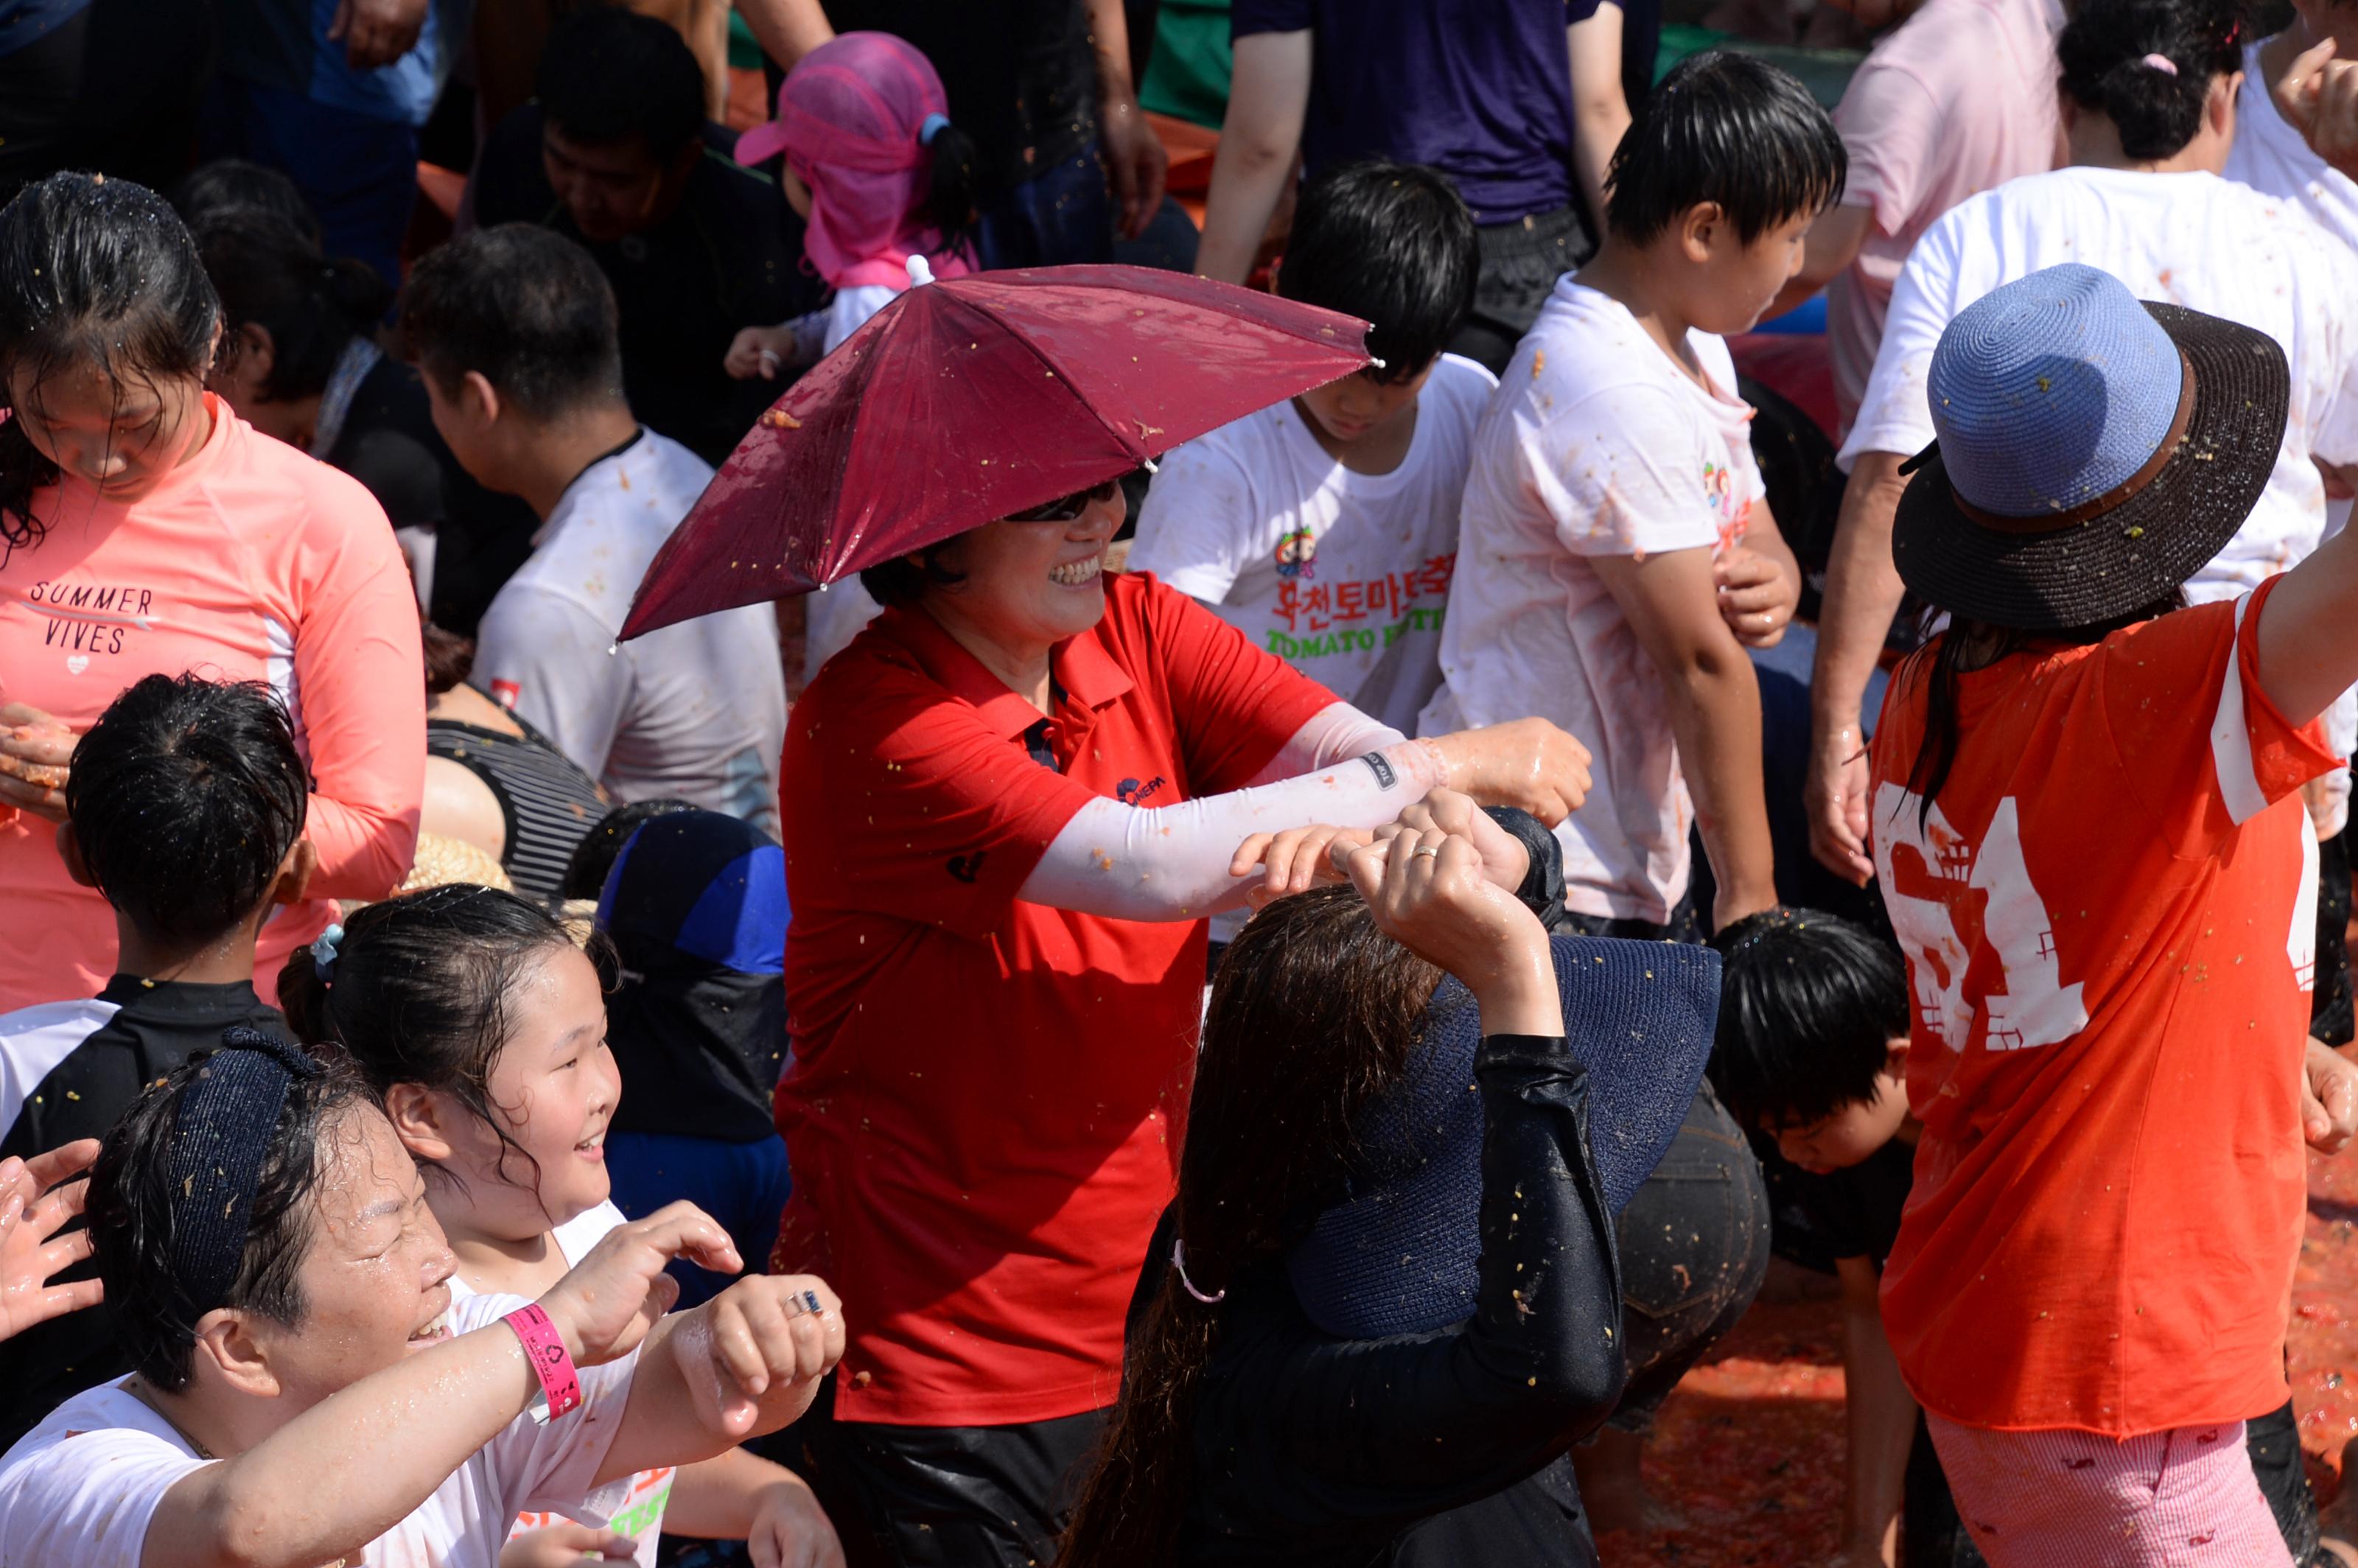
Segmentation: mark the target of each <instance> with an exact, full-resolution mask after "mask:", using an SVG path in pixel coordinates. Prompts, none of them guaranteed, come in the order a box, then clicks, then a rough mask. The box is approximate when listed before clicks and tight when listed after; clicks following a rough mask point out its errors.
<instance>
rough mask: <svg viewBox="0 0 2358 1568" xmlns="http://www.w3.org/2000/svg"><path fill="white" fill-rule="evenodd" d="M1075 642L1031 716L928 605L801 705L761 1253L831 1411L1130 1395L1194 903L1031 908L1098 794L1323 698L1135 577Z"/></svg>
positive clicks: (1020, 1410) (1037, 1414)
mask: <svg viewBox="0 0 2358 1568" xmlns="http://www.w3.org/2000/svg"><path fill="white" fill-rule="evenodd" d="M1106 600H1107V603H1106V613H1105V618H1104V619H1103V620H1102V621H1100V622H1098V625H1097V626H1096V628H1095V629H1094V630H1092V631H1090V632H1089V633H1087V634H1085V635H1083V636H1079V637H1076V638H1074V639H1072V640H1071V641H1070V642H1067V643H1063V644H1061V645H1060V646H1059V647H1058V648H1057V649H1056V651H1055V655H1054V659H1053V665H1052V669H1053V673H1054V676H1055V682H1056V685H1057V687H1058V688H1059V689H1060V690H1061V691H1062V693H1063V699H1062V702H1061V704H1060V705H1059V707H1058V708H1057V710H1056V712H1055V714H1054V715H1053V716H1052V717H1051V718H1050V719H1049V721H1048V729H1047V741H1048V745H1049V747H1050V748H1051V749H1052V750H1053V751H1054V752H1055V757H1056V761H1057V764H1058V767H1059V769H1060V771H1059V772H1055V773H1051V772H1050V771H1049V770H1048V769H1047V768H1045V767H1043V766H1042V765H1041V764H1040V763H1039V762H1035V761H1034V760H1033V757H1032V755H1031V754H1030V752H1029V751H1028V750H1027V749H1026V747H1025V743H1024V739H1023V736H1024V731H1025V730H1028V729H1030V728H1031V727H1032V726H1033V725H1035V724H1037V723H1039V722H1040V719H1041V714H1040V712H1039V710H1038V709H1036V708H1033V707H1032V705H1031V704H1030V703H1028V702H1026V701H1025V700H1024V699H1023V698H1022V697H1018V696H1017V695H1016V694H1015V693H1013V692H1012V691H1010V690H1009V689H1008V688H1007V687H1005V686H1004V685H1002V684H1001V682H1000V681H999V680H998V679H997V678H996V677H995V676H992V675H991V674H990V672H989V671H987V670H986V669H984V668H983V666H982V665H981V664H980V663H979V661H977V660H976V659H975V657H974V656H973V655H972V654H968V652H967V651H966V650H965V649H964V648H961V647H960V646H959V645H958V644H957V643H956V642H955V641H953V640H952V639H951V638H950V636H949V635H948V633H945V632H944V631H942V629H941V628H940V627H939V626H938V625H937V624H936V622H934V621H933V619H932V618H931V617H929V616H927V615H926V614H925V612H924V611H920V610H915V609H897V610H890V611H885V613H884V614H883V615H882V617H881V618H879V619H878V620H877V621H876V622H875V623H874V624H873V625H872V626H871V627H870V628H869V630H868V631H866V632H865V633H861V635H860V638H859V639H858V640H857V641H856V642H854V643H852V644H851V645H850V646H849V648H847V649H845V650H844V651H843V652H842V653H841V654H838V655H837V656H836V657H835V658H833V659H832V660H830V661H828V663H827V668H826V669H825V670H824V671H823V672H822V673H821V674H820V676H819V677H818V679H817V681H815V682H813V683H812V685H811V687H810V689H809V690H808V691H807V692H806V693H805V694H804V697H803V699H802V701H801V702H800V703H798V704H796V705H795V710H794V713H793V715H792V716H791V719H790V721H789V723H788V725H787V733H786V750H785V762H784V769H783V772H782V775H781V776H782V778H783V780H784V790H783V805H784V827H785V849H786V878H787V883H788V885H789V886H790V887H792V888H793V890H794V899H795V916H794V924H793V925H792V927H791V928H790V929H789V930H788V932H787V935H786V996H787V1003H788V1008H789V1011H790V1016H791V1018H792V1020H793V1023H792V1030H793V1036H794V1056H793V1060H792V1063H791V1065H789V1067H788V1069H787V1072H786V1075H785V1076H784V1079H783V1080H782V1081H781V1082H780V1083H779V1085H778V1097H777V1108H778V1126H779V1128H780V1130H782V1131H784V1133H785V1136H786V1143H787V1147H788V1149H789V1151H790V1152H791V1154H792V1159H793V1164H794V1171H795V1190H794V1196H793V1198H792V1199H791V1200H790V1201H789V1202H788V1204H787V1206H786V1212H785V1217H784V1225H783V1227H782V1228H781V1231H780V1234H779V1238H778V1249H777V1252H776V1253H775V1255H774V1258H775V1264H776V1266H777V1267H778V1268H780V1269H782V1270H810V1271H818V1272H823V1273H825V1274H826V1275H827V1279H828V1280H829V1281H830V1282H831V1283H833V1284H834V1285H835V1287H836V1288H837V1289H838V1291H839V1292H842V1295H843V1300H844V1307H845V1317H846V1320H847V1322H848V1324H849V1330H850V1343H849V1347H848V1348H847V1350H846V1352H845V1355H844V1358H843V1367H842V1371H841V1373H840V1374H839V1375H838V1379H837V1402H836V1411H837V1414H838V1415H839V1416H841V1417H842V1418H843V1419H845V1420H849V1421H873V1422H896V1423H900V1424H904V1425H916V1426H992V1425H1002V1424H1007V1423H1011V1422H1031V1421H1046V1420H1050V1419H1053V1418H1055V1417H1058V1416H1067V1415H1075V1414H1078V1413H1079V1412H1081V1411H1089V1410H1095V1409H1097V1408H1098V1407H1099V1406H1102V1405H1108V1404H1110V1403H1112V1402H1113V1400H1114V1397H1115V1394H1116V1392H1117V1390H1118V1384H1119V1382H1120V1372H1121V1339H1122V1315H1123V1313H1124V1311H1125V1310H1126V1308H1127V1307H1128V1305H1129V1302H1130V1288H1131V1286H1132V1284H1133V1283H1134V1282H1135V1281H1136V1279H1137V1275H1138V1269H1139V1265H1140V1263H1141V1261H1142V1260H1143V1259H1144V1255H1145V1248H1146V1241H1147V1238H1148V1235H1149V1234H1150V1233H1151V1232H1152V1230H1153V1228H1154V1222H1155V1219H1156V1217H1157V1216H1158V1215H1160V1213H1161V1212H1162V1209H1163V1206H1164V1205H1165V1204H1166V1203H1168V1202H1169V1201H1170V1198H1171V1195H1172V1192H1173V1185H1174V1176H1175V1173H1176V1171H1177V1167H1178V1157H1179V1147H1178V1135H1177V1131H1176V1129H1175V1127H1174V1119H1175V1118H1177V1117H1179V1116H1181V1115H1182V1114H1184V1109H1185V1106H1186V1098H1187V1092H1188V1087H1189V1084H1190V1081H1191V1078H1192V1075H1193V1070H1194V1061H1195V1033H1196V1026H1197V1022H1198V1020H1199V1018H1200V1015H1201V1006H1202V994H1203V984H1204V941H1205V938H1204V923H1203V922H1202V921H1201V920H1193V921H1184V920H1183V921H1172V922H1168V923H1163V924H1153V925H1149V924H1141V923H1139V922H1133V921H1123V920H1110V919H1105V918H1101V917H1099V916H1096V915H1088V914H1073V913H1071V912H1069V911H1065V910H1061V909H1051V908H1048V907H1046V906H1044V905H1042V904H1035V903H1022V902H1020V901H1019V900H1018V899H1017V897H1016V892H1017V891H1018V890H1019V889H1020V888H1022V885H1023V881H1024V879H1025V878H1026V877H1028V876H1030V875H1031V873H1032V868H1033V866H1034V865H1035V864H1037V863H1038V861H1039V859H1040V857H1041V855H1042V854H1043V853H1044V851H1045V850H1046V849H1047V848H1048V845H1049V843H1050V842H1051V841H1052V840H1053V839H1054V838H1055V837H1056V835H1057V833H1058V832H1059V831H1061V830H1062V829H1063V827H1064V826H1065V823H1067V822H1069V821H1070V820H1071V819H1072V817H1073V815H1074V814H1075V813H1076V812H1077V811H1079V810H1080V808H1081V807H1082V806H1083V805H1085V804H1086V803H1087V802H1088V801H1089V800H1091V799H1092V798H1094V797H1097V796H1099V795H1109V796H1113V797H1115V798H1117V799H1122V800H1127V801H1129V802H1130V803H1131V804H1133V805H1136V806H1145V807H1153V806H1172V805H1175V804H1177V803H1179V802H1181V801H1184V800H1188V799H1191V798H1195V797H1200V796H1204V795H1218V794H1222V793H1225V792H1227V791H1229V790H1233V789H1238V788H1241V787H1242V786H1243V785H1244V784H1246V783H1247V782H1248V781H1249V780H1250V779H1251V778H1252V777H1253V776H1254V775H1255V774H1256V773H1259V772H1260V770H1261V769H1262V768H1263V767H1265V766H1267V765H1268V763H1269V761H1270V759H1271V757H1273V756H1275V755H1276V754H1277V751H1278V748H1279V747H1280V746H1282V745H1283V744H1284V742H1285V741H1287V740H1288V739H1289V738H1291V737H1292V736H1293V733H1294V732H1295V731H1296V730H1299V729H1301V728H1302V726H1303V724H1304V723H1306V722H1307V721H1308V720H1309V719H1310V718H1311V717H1312V716H1313V715H1314V714H1316V713H1317V712H1318V711H1319V710H1320V709H1322V708H1325V707H1326V706H1327V705H1329V704H1330V703H1332V702H1334V701H1335V700H1336V698H1335V697H1334V695H1333V694H1332V693H1331V692H1329V691H1327V690H1326V688H1325V687H1322V686H1320V685H1318V684H1317V683H1316V682H1315V681H1312V680H1310V679H1308V678H1306V677H1304V676H1301V675H1299V674H1297V673H1296V672H1295V671H1293V669H1291V668H1290V667H1289V666H1287V665H1285V664H1283V663H1282V662H1281V661H1280V660H1278V659H1276V658H1274V657H1272V656H1271V655H1270V654H1265V653H1262V652H1261V651H1260V650H1259V649H1257V648H1255V647H1253V646H1252V644H1251V643H1248V642H1247V641H1245V639H1244V637H1243V635H1242V634H1241V633H1238V631H1237V630H1236V629H1235V628H1233V627H1231V626H1229V625H1228V623H1227V622H1223V621H1221V620H1220V619H1219V618H1218V617H1217V616H1216V615H1214V614H1212V613H1211V612H1210V611H1206V610H1205V609H1204V608H1203V607H1201V606H1200V605H1198V604H1196V603H1195V601H1194V600H1191V599H1189V598H1187V597H1186V596H1185V595H1184V594H1181V593H1177V592H1174V591H1173V590H1172V589H1168V588H1165V587H1163V585H1162V584H1160V583H1158V582H1157V581H1155V580H1154V579H1153V578H1152V577H1150V576H1145V575H1142V574H1141V575H1121V576H1116V575H1111V574H1109V576H1108V577H1107V579H1106Z"/></svg>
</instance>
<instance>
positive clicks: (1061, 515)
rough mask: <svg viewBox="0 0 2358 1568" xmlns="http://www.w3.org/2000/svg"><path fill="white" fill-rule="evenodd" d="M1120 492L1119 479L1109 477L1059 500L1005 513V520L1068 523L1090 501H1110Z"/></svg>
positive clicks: (1082, 510)
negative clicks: (1100, 482)
mask: <svg viewBox="0 0 2358 1568" xmlns="http://www.w3.org/2000/svg"><path fill="white" fill-rule="evenodd" d="M1120 493H1121V481H1120V480H1118V479H1109V480H1107V481H1105V482H1104V483H1102V484H1093V485H1091V486H1089V488H1088V489H1087V490H1076V491H1075V492H1073V493H1072V494H1070V495H1067V496H1065V497H1063V498H1062V499H1060V500H1056V501H1051V502H1047V503H1044V504H1042V505H1039V506H1027V507H1025V508H1024V509H1023V510H1022V511H1021V512H1011V513H1009V514H1007V520H1008V521H1009V522H1010V523H1070V522H1071V521H1072V520H1073V519H1074V518H1076V517H1078V516H1079V515H1080V514H1082V513H1083V512H1086V511H1087V510H1088V505H1089V503H1090V502H1092V501H1111V500H1112V499H1113V498H1114V497H1115V496H1117V495H1119V494H1120Z"/></svg>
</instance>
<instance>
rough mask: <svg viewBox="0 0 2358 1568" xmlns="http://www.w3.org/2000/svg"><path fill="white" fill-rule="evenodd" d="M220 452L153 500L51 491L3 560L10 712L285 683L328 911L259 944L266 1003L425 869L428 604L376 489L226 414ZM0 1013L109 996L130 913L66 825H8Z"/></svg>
mask: <svg viewBox="0 0 2358 1568" xmlns="http://www.w3.org/2000/svg"><path fill="white" fill-rule="evenodd" d="M205 401H206V403H207V405H208V406H210V407H211V410H212V414H213V429H212V434H211V436H209V437H207V438H206V439H205V443H204V445H203V446H202V447H201V448H200V449H198V451H197V453H196V455H195V456H194V457H192V458H190V459H189V460H188V461H187V462H185V463H182V464H181V465H180V466H179V467H178V468H177V469H175V470H172V472H171V474H170V475H169V476H168V478H167V479H166V480H165V481H164V483H163V485H162V486H161V487H160V488H159V489H157V491H156V492H154V493H153V494H150V495H146V496H143V497H141V498H140V499H139V500H137V501H135V502H132V503H129V504H127V505H125V504H123V503H112V502H107V501H103V500H102V499H100V498H99V496H98V495H97V494H96V493H95V492H93V491H92V488H91V487H90V486H89V485H88V484H87V483H85V482H84V481H81V480H79V479H74V478H71V477H69V478H67V479H66V480H65V481H63V482H62V483H60V484H58V485H53V486H50V487H49V488H47V489H44V490H42V491H39V492H37V493H36V494H35V496H34V500H33V510H34V513H35V514H36V515H37V516H38V517H39V518H41V519H42V520H43V521H44V522H46V523H47V524H48V527H49V531H48V534H47V535H45V536H44V537H43V538H42V539H41V541H40V542H39V543H38V544H37V545H34V546H30V547H28V548H23V549H17V550H14V551H10V552H7V554H6V557H5V562H0V700H6V701H11V702H24V703H29V704H31V705H32V706H33V707H35V708H40V709H42V710H44V711H46V712H48V713H50V714H53V715H55V716H56V717H57V718H58V719H60V720H62V721H63V722H65V723H66V724H67V725H69V726H70V727H71V728H72V729H73V730H76V731H77V732H80V731H82V730H88V729H89V728H90V727H91V725H92V724H93V723H94V722H96V721H97V719H98V716H99V715H100V714H101V713H102V712H103V711H105V709H106V707H107V705H108V704H109V703H110V702H112V701H114V698H115V697H116V696H118V695H119V694H120V693H121V692H122V691H123V690H124V687H128V686H130V685H131V684H132V683H133V682H135V681H136V680H138V679H139V678H140V677H141V676H148V675H157V674H161V675H178V674H180V673H182V672H183V671H189V670H193V671H195V672H197V673H198V674H200V675H203V676H208V677H210V678H212V679H220V680H259V681H266V682H268V683H269V685H270V686H271V687H274V688H275V689H276V691H277V692H278V694H279V696H280V697H283V698H284V699H285V700H286V702H287V708H288V709H289V710H290V711H291V712H292V713H293V715H294V718H295V734H296V739H297V743H298V744H299V745H300V746H301V747H302V749H303V753H304V755H305V757H306V758H307V759H308V762H309V763H310V767H311V774H312V780H313V784H312V789H313V793H312V795H311V803H310V816H309V824H308V828H307V829H306V831H307V834H308V837H309V838H310V840H311V843H312V845H313V847H314V848H315V849H317V851H318V853H319V873H318V875H317V876H315V877H314V878H313V880H312V882H311V892H312V895H313V896H312V898H311V899H310V901H309V902H308V903H302V904H299V905H297V906H294V907H292V908H287V909H282V910H279V911H277V912H276V914H275V915H274V917H273V918H272V919H271V921H270V923H269V925H266V926H265V927H264V929H263V933H262V947H261V967H260V968H259V970H258V971H257V973H256V975H255V978H254V984H255V988H256V989H258V990H260V991H261V993H262V994H263V995H264V996H265V997H268V996H271V995H272V994H274V988H275V986H276V978H277V973H278V969H279V966H280V965H281V964H282V963H284V962H285V960H286V957H287V954H288V953H289V952H291V951H293V949H294V948H295V946H297V944H299V943H307V942H308V941H310V940H311V939H312V938H313V937H314V936H316V935H319V932H320V931H321V930H323V929H324V928H325V927H326V926H327V925H328V922H329V920H330V916H331V913H332V912H331V910H330V905H329V903H328V902H327V901H328V900H330V899H336V898H352V899H376V898H383V897H384V895H385V894H386V893H387V892H391V891H392V890H393V888H394V887H395V885H396V884H398V883H399V882H400V881H401V880H402V878H403V877H405V876H406V875H407V874H408V871H409V863H410V857H411V855H412V853H413V851H414V850H415V849H416V843H417V812H418V801H419V797H420V796H421V795H422V794H423V793H424V789H425V779H426V678H425V663H424V657H423V655H422V654H421V653H420V652H419V649H418V634H417V600H416V597H415V596H414V594H413V593H412V590H411V588H410V582H409V574H408V572H407V570H406V568H404V566H403V564H402V558H401V551H400V548H399V546H396V545H395V543H394V537H393V527H392V524H389V523H387V522H386V521H385V515H384V510H383V509H382V508H381V507H379V506H378V505H377V503H376V501H375V500H374V498H373V497H372V496H371V495H370V494H369V492H367V491H365V490H363V489H362V488H361V486H360V485H359V483H358V482H356V481H353V480H352V479H351V478H349V477H347V476H346V475H344V474H342V473H341V472H339V471H338V470H335V469H332V468H330V467H329V466H328V465H327V464H325V463H323V462H318V461H315V460H312V459H310V458H308V457H306V456H304V455H303V454H302V453H301V452H298V451H297V450H296V449H294V448H292V447H289V446H287V445H285V444H284V443H282V442H279V441H275V440H272V439H271V438H268V437H266V436H263V435H260V434H258V433H257V432H256V431H255V430H254V428H253V427H251V426H249V425H247V424H246V423H245V422H244V421H243V420H242V419H240V418H238V417H237V416H235V415H234V414H233V413H231V412H230V410H229V408H228V406H227V405H225V404H223V403H222V402H221V401H219V400H218V399H216V398H213V397H211V395H208V396H207V398H206V400H205ZM0 908H5V911H6V916H5V920H6V928H7V939H6V940H5V941H0V1010H8V1009H14V1008H19V1007H26V1006H29V1005H31V1004H33V1003H35V1002H43V1001H56V1000H61V999H63V998H67V997H84V996H93V995H95V994H97V992H98V990H99V988H100V987H101V986H103V984H104V983H105V981H106V978H107V976H108V975H109V974H111V973H112V972H113V970H114V912H113V911H112V910H110V909H109V908H108V907H107V905H106V902H105V900H103V899H102V898H101V897H99V895H98V894H97V893H95V892H92V891H91V890H90V889H88V888H84V887H78V886H76V885H75V884H74V882H73V881H72V880H71V879H70V878H69V877H68V876H67V874H66V869H65V863H64V862H63V861H62V860H59V858H58V850H57V840H56V835H55V829H54V828H53V827H52V825H51V824H50V823H49V822H48V821H46V820H44V819H42V818H39V817H36V816H29V815H26V814H23V813H19V812H16V811H13V810H7V809H5V808H0Z"/></svg>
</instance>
